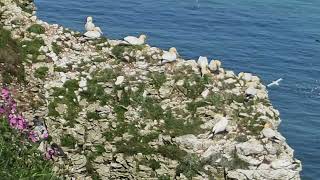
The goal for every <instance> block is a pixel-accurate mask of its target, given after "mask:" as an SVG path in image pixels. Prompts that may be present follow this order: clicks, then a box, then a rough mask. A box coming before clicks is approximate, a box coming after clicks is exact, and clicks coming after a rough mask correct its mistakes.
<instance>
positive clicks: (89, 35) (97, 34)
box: [84, 27, 102, 39]
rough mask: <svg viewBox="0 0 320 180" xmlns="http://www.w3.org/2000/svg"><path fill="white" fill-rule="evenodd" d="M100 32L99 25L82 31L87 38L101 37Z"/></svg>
mask: <svg viewBox="0 0 320 180" xmlns="http://www.w3.org/2000/svg"><path fill="white" fill-rule="evenodd" d="M101 34H102V32H101V29H100V28H99V27H95V28H94V29H93V30H92V31H88V32H86V33H84V36H86V37H87V38H89V39H97V38H100V37H101Z"/></svg>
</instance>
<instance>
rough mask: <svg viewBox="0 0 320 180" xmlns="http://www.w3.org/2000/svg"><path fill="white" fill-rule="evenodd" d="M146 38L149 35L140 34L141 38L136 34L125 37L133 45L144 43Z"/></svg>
mask: <svg viewBox="0 0 320 180" xmlns="http://www.w3.org/2000/svg"><path fill="white" fill-rule="evenodd" d="M146 39H147V36H146V35H144V34H142V35H140V36H139V38H137V37H134V36H127V37H125V38H124V40H125V41H126V42H127V43H129V44H131V45H143V44H144V43H145V40H146Z"/></svg>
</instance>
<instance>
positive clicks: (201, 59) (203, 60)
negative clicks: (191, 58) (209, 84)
mask: <svg viewBox="0 0 320 180" xmlns="http://www.w3.org/2000/svg"><path fill="white" fill-rule="evenodd" d="M198 65H199V67H200V70H201V76H203V75H205V74H206V73H207V67H208V58H207V57H204V56H200V57H199V59H198Z"/></svg>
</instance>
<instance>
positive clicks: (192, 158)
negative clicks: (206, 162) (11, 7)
mask: <svg viewBox="0 0 320 180" xmlns="http://www.w3.org/2000/svg"><path fill="white" fill-rule="evenodd" d="M201 170H202V164H201V161H200V159H199V158H198V157H197V156H196V155H187V156H186V157H185V158H184V159H183V160H182V161H180V164H179V165H178V167H177V169H176V174H177V175H179V174H181V173H182V174H184V175H185V176H186V177H187V178H188V179H192V177H194V176H196V175H197V174H198V173H199V172H200V171H201Z"/></svg>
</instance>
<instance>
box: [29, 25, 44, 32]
mask: <svg viewBox="0 0 320 180" xmlns="http://www.w3.org/2000/svg"><path fill="white" fill-rule="evenodd" d="M27 31H28V32H30V33H36V34H44V33H45V31H46V30H45V28H44V27H43V26H41V25H40V24H33V25H32V26H30V27H29V28H28V29H27Z"/></svg>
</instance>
